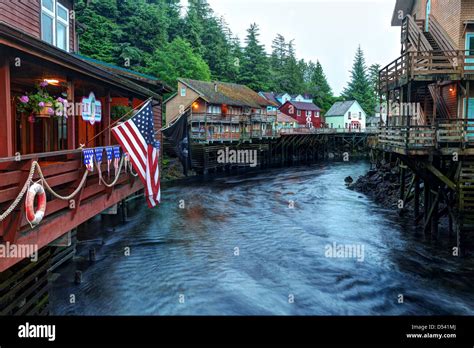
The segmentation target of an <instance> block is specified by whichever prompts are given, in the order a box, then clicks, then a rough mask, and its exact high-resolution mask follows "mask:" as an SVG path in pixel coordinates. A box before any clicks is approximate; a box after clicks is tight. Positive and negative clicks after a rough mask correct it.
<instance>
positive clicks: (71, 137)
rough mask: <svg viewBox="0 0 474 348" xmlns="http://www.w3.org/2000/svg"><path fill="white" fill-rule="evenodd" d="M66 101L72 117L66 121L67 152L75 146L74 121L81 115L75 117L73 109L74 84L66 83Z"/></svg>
mask: <svg viewBox="0 0 474 348" xmlns="http://www.w3.org/2000/svg"><path fill="white" fill-rule="evenodd" d="M67 100H68V101H69V102H70V103H72V108H73V112H74V115H70V116H69V117H68V119H67V148H68V150H74V149H76V148H77V146H76V119H77V118H78V117H81V115H76V107H75V105H76V104H75V103H76V100H75V93H74V82H73V81H70V80H68V81H67ZM66 111H67V110H66Z"/></svg>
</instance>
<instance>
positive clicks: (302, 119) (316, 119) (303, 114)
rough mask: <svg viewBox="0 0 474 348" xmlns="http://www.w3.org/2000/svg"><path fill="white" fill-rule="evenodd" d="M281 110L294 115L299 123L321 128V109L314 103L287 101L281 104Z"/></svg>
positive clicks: (291, 115)
mask: <svg viewBox="0 0 474 348" xmlns="http://www.w3.org/2000/svg"><path fill="white" fill-rule="evenodd" d="M280 111H281V112H282V113H284V114H285V115H288V116H290V117H293V118H294V119H295V120H296V121H297V122H298V124H300V125H302V126H306V127H311V128H313V127H314V128H321V127H322V124H323V122H322V120H321V109H320V108H319V107H318V106H316V105H315V104H313V103H306V102H296V101H287V102H286V103H285V104H283V105H282V106H280Z"/></svg>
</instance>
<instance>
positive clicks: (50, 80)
mask: <svg viewBox="0 0 474 348" xmlns="http://www.w3.org/2000/svg"><path fill="white" fill-rule="evenodd" d="M43 81H44V82H47V83H48V85H53V86H57V85H59V80H56V79H44V80H43Z"/></svg>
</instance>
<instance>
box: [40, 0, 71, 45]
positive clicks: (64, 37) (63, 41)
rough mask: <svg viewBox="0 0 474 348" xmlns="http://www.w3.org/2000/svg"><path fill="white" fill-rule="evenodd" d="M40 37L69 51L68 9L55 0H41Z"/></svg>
mask: <svg viewBox="0 0 474 348" xmlns="http://www.w3.org/2000/svg"><path fill="white" fill-rule="evenodd" d="M41 39H42V40H43V41H45V42H47V43H49V44H51V45H54V46H56V47H58V48H60V49H62V50H64V51H69V11H68V9H67V8H66V7H64V6H63V5H61V4H60V3H59V2H58V1H57V0H41Z"/></svg>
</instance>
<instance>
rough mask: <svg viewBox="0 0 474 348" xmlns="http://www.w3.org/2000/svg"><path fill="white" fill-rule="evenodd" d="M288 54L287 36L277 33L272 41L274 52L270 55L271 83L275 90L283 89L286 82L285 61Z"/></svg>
mask: <svg viewBox="0 0 474 348" xmlns="http://www.w3.org/2000/svg"><path fill="white" fill-rule="evenodd" d="M287 56H288V46H287V44H286V40H285V37H284V36H283V35H281V34H277V36H276V38H275V39H274V40H273V42H272V54H271V56H270V68H271V72H270V74H271V83H270V88H271V89H272V90H274V91H283V90H284V87H283V86H284V84H285V78H286V77H285V72H284V69H285V62H286V58H287Z"/></svg>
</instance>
